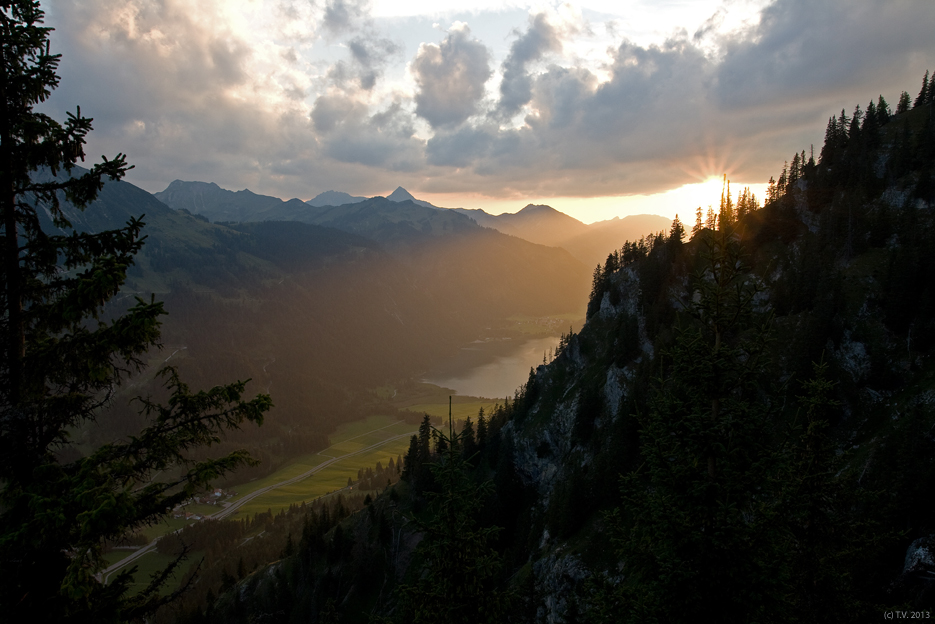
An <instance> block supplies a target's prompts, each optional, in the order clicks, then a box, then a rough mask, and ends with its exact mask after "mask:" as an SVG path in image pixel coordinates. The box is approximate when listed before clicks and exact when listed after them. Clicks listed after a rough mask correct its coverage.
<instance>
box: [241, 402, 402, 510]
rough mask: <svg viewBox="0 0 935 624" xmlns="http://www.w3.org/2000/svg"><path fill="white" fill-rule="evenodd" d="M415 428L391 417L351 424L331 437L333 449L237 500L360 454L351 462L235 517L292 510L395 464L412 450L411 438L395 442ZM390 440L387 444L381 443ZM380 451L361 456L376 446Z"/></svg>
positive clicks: (249, 487) (251, 486) (272, 494)
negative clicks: (363, 472) (369, 471)
mask: <svg viewBox="0 0 935 624" xmlns="http://www.w3.org/2000/svg"><path fill="white" fill-rule="evenodd" d="M415 429H416V427H415V425H411V424H407V423H402V422H399V421H397V420H396V419H394V418H390V417H388V416H379V415H377V416H371V417H369V418H367V419H366V420H361V421H357V422H353V423H348V424H347V425H344V426H343V427H341V428H340V429H339V430H338V431H337V432H335V433H334V434H333V435H331V436H330V441H331V446H330V447H328V448H326V449H324V450H323V451H320V452H319V453H316V454H314V455H307V456H305V457H302V458H300V459H299V460H297V461H295V462H293V463H291V464H289V465H288V466H285V467H283V468H281V469H280V470H277V471H276V472H274V473H273V474H271V475H269V476H268V477H265V478H263V479H257V480H256V481H251V482H250V483H246V484H243V485H238V486H235V487H234V488H233V489H234V490H235V491H236V492H237V494H238V496H237V497H234V498H233V499H232V500H236V499H237V498H240V497H242V496H244V495H246V494H249V493H251V492H255V491H256V490H258V489H261V488H263V487H267V486H269V485H273V484H275V483H279V482H281V481H284V480H287V479H290V478H292V477H296V476H298V475H300V474H302V473H304V472H308V471H309V470H310V469H312V468H315V467H316V466H319V465H321V464H322V463H324V462H326V461H329V460H331V459H335V458H340V457H343V456H345V455H350V454H353V453H359V454H357V455H353V456H351V457H348V458H347V459H344V460H341V461H336V462H334V463H332V464H330V465H329V466H326V467H325V468H322V469H321V470H320V471H319V472H316V473H315V474H313V475H310V476H309V477H308V478H306V479H303V480H302V481H299V482H297V483H292V484H289V485H284V486H282V487H278V488H276V489H274V490H270V491H269V492H267V493H265V494H262V495H261V496H258V497H257V498H255V499H253V500H251V501H250V502H248V503H246V504H245V505H244V506H243V507H241V508H240V509H239V510H238V511H237V513H236V514H234V515H233V516H231V517H232V518H242V517H246V516H253V514H254V513H261V512H265V511H267V510H272V511H273V513H276V512H277V511H279V510H280V509H283V508H288V507H289V506H290V505H292V504H299V503H301V502H303V501H310V500H313V499H315V498H318V497H319V496H323V495H325V494H327V493H329V492H333V491H334V490H338V489H341V488H343V487H345V486H346V485H347V479H348V477H350V478H353V479H356V478H357V471H358V470H359V469H361V468H368V467H370V468H372V467H373V466H375V465H376V463H377V462H378V461H379V462H382V463H383V464H384V465H386V464H387V463H388V461H389V459H390V458H392V459H393V461H394V462H395V461H396V459H397V457H399V456H402V455H405V454H406V451H407V450H408V448H409V436H408V435H405V436H404V437H401V438H398V439H392V438H395V437H396V436H400V435H402V434H407V433H409V432H413V431H414V430H415ZM383 441H386V442H385V443H384V444H380V443H381V442H383ZM375 444H376V445H379V446H377V447H376V448H373V449H370V450H368V451H366V452H363V453H360V451H361V450H362V449H366V448H367V447H369V446H372V445H375Z"/></svg>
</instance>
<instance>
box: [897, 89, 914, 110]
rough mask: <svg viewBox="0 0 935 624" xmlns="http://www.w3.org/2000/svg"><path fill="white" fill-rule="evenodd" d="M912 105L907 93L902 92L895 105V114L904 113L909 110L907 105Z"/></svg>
mask: <svg viewBox="0 0 935 624" xmlns="http://www.w3.org/2000/svg"><path fill="white" fill-rule="evenodd" d="M911 103H912V98H910V97H909V93H908V92H906V91H903V92H902V93H900V94H899V101H898V102H897V103H896V114H897V115H899V114H901V113H905V112H906V111H907V110H909V105H910V104H911Z"/></svg>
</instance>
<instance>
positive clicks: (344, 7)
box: [323, 0, 370, 35]
mask: <svg viewBox="0 0 935 624" xmlns="http://www.w3.org/2000/svg"><path fill="white" fill-rule="evenodd" d="M369 5H370V3H369V2H367V1H366V0H357V1H355V0H328V3H327V4H325V15H324V20H323V23H324V26H325V28H327V29H328V30H329V31H331V32H332V33H333V34H335V35H339V34H343V33H345V32H349V31H352V30H354V28H355V26H356V25H357V22H359V21H360V20H362V19H363V18H364V17H365V16H366V15H367V14H368V13H369V11H370V6H369Z"/></svg>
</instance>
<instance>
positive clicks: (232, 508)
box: [100, 420, 417, 583]
mask: <svg viewBox="0 0 935 624" xmlns="http://www.w3.org/2000/svg"><path fill="white" fill-rule="evenodd" d="M402 422H403V421H401V420H400V421H397V422H395V423H393V424H392V425H387V426H386V427H380V428H379V429H374V430H372V431H368V432H367V433H362V434H360V435H359V436H354V437H353V438H348V439H347V440H342V441H341V442H339V444H343V443H344V442H350V441H351V440H355V439H357V438H362V437H364V436H366V435H370V434H371V433H376V432H378V431H382V430H383V429H388V428H390V427H393V426H395V425H398V424H400V423H402ZM416 432H417V430H416V429H413V430H412V431H409V432H406V433H401V434H399V435H396V436H393V437H391V438H386V439H385V440H380V441H379V442H376V443H374V444H371V445H370V446H366V447H364V448H362V449H358V450H356V451H354V452H352V453H347V454H345V455H338V456H337V457H332V456H331V455H326V454H325V453H324V452H319V453H318V455H322V456H324V457H328V458H329V459H328V460H327V461H325V462H322V463H320V464H318V465H317V466H315V467H314V468H312V469H311V470H307V471H305V472H303V473H302V474H300V475H298V476H295V477H291V478H289V479H284V480H283V481H279V482H278V483H274V484H272V485H268V486H266V487H263V488H260V489H259V490H255V491H253V492H250V493H249V494H246V495H244V496H243V497H242V498H239V499H237V500H236V501H234V502H233V503H230V504H228V505H227V506H226V507H224V508H223V509H219V510H218V511H216V512H214V513H213V514H211V515H210V516H208V518H209V519H211V520H221V519H223V518H226V517H228V516H230V515H232V514H233V513H235V512H236V511H237V510H238V509H240V508H241V507H242V506H243V505H244V504H246V503H248V502H250V501H252V500H253V499H255V498H257V497H259V496H262V495H263V494H266V493H267V492H269V491H271V490H275V489H277V488H281V487H283V486H285V485H291V484H293V483H298V482H299V481H302V480H304V479H307V478H309V477H310V476H312V475H313V474H315V473H316V472H318V471H319V470H322V469H324V468H327V467H328V466H330V465H331V464H333V463H335V462H338V461H341V460H344V459H349V458H351V457H354V456H355V455H360V454H362V453H367V452H369V451H372V450H373V449H375V448H379V447H381V446H383V445H384V444H386V443H388V442H393V441H394V440H399V439H400V438H408V437H410V436H412V435H413V434H414V433H416ZM328 448H331V447H328ZM327 450H328V449H325V451H327ZM179 530H181V529H179ZM177 532H178V531H174V533H177ZM162 537H165V536H162ZM162 537H157V538H156V539H154V540H153V541H151V542H150V543H149V544H147V545H146V546H143V547H142V548H140V549H139V550H137V551H134V553H133V554H132V555H129V556H127V557H124V558H123V559H121V560H120V561H118V562H117V563H115V564H113V565H112V566H110V567H108V568H105V569H104V570H103V571H102V572H101V573H100V574H101V578H102V580H103V582H104V583H106V582H107V579H108V578H109V577H110V575H111V574H113V573H114V572H116V571H117V570H119V569H121V568H123V567H125V566H127V565H128V564H130V563H132V562H134V561H136V560H137V559H139V558H140V557H142V556H143V555H145V554H146V553H148V552H151V551H152V550H153V549H154V548H156V542H158V541H159V540H160V539H162Z"/></svg>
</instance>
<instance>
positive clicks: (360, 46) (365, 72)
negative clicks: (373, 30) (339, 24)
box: [347, 36, 402, 91]
mask: <svg viewBox="0 0 935 624" xmlns="http://www.w3.org/2000/svg"><path fill="white" fill-rule="evenodd" d="M347 47H348V49H349V50H350V51H351V56H352V58H353V59H354V62H355V63H356V64H357V67H358V73H357V77H358V81H359V85H360V88H361V89H363V90H365V91H369V90H371V89H373V87H374V86H375V85H376V83H377V80H378V79H379V78H381V77H382V76H383V70H384V68H385V67H386V65H387V63H388V62H389V61H390V60H391V59H392V58H393V57H395V56H398V55H399V54H400V52H402V46H400V45H399V44H397V43H395V42H393V41H391V40H390V39H385V38H380V37H374V36H369V37H363V36H360V37H354V38H353V39H351V40H350V41H349V42H348V44H347Z"/></svg>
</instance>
